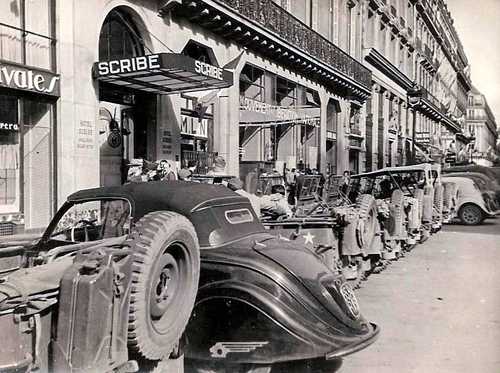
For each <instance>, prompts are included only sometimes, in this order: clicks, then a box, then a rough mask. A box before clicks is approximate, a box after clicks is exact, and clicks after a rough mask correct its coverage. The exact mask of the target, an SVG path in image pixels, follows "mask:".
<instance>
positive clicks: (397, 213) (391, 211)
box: [350, 164, 434, 259]
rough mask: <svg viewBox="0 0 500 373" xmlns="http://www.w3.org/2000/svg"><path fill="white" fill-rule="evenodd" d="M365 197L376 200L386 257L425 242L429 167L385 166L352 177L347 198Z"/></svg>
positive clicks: (428, 219)
mask: <svg viewBox="0 0 500 373" xmlns="http://www.w3.org/2000/svg"><path fill="white" fill-rule="evenodd" d="M363 194H369V195H372V196H373V197H374V198H375V199H376V206H377V216H378V218H379V221H380V224H381V226H382V232H383V233H382V238H383V242H384V246H385V248H386V255H387V256H388V258H390V259H394V258H395V257H396V256H397V255H400V253H401V251H402V250H403V249H411V248H413V247H414V246H415V244H416V243H417V242H419V241H421V240H425V239H426V238H427V237H428V235H429V232H430V231H431V225H432V224H433V223H434V220H433V219H434V215H433V200H434V187H433V184H432V167H431V165H430V164H421V165H414V166H401V167H387V168H383V169H380V170H377V171H372V172H368V173H363V174H358V175H354V176H353V177H352V185H351V192H350V198H351V199H353V200H356V199H357V198H358V195H363Z"/></svg>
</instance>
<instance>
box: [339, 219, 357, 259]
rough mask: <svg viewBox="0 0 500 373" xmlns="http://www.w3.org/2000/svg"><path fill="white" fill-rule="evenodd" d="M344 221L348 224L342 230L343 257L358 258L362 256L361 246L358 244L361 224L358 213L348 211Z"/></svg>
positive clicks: (341, 253)
mask: <svg viewBox="0 0 500 373" xmlns="http://www.w3.org/2000/svg"><path fill="white" fill-rule="evenodd" d="M344 220H345V222H346V223H347V225H346V226H345V227H343V228H342V241H341V242H342V243H341V248H340V255H341V256H356V255H360V254H362V251H361V246H360V245H359V244H358V239H357V227H358V224H359V215H358V214H357V212H355V211H352V210H350V209H349V210H347V211H346V213H345V215H344Z"/></svg>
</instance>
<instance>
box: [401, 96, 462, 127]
mask: <svg viewBox="0 0 500 373" xmlns="http://www.w3.org/2000/svg"><path fill="white" fill-rule="evenodd" d="M408 96H409V99H410V100H409V101H410V105H411V106H412V107H414V108H416V109H418V110H419V111H421V112H424V113H426V114H427V115H429V116H430V117H431V118H433V119H434V120H436V121H438V122H441V123H443V124H444V125H445V126H446V127H447V128H448V129H449V130H450V131H451V132H452V133H457V132H460V131H461V128H460V124H458V123H457V122H456V121H454V120H453V119H452V118H450V117H448V116H447V115H446V114H445V112H444V111H445V110H444V109H445V107H443V105H442V104H441V102H440V101H439V100H438V99H437V98H436V97H435V96H434V95H433V94H432V93H430V92H429V91H428V90H427V89H425V88H424V87H418V88H416V89H414V90H412V91H409V92H408Z"/></svg>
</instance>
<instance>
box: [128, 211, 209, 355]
mask: <svg viewBox="0 0 500 373" xmlns="http://www.w3.org/2000/svg"><path fill="white" fill-rule="evenodd" d="M128 244H129V246H130V248H131V251H132V252H133V253H134V262H133V275H132V288H131V294H130V309H129V327H128V344H129V347H130V349H131V350H132V352H134V353H137V354H138V355H139V356H141V357H143V358H146V359H149V360H159V359H162V358H165V357H168V356H169V355H170V353H171V352H172V350H173V348H174V346H175V345H176V343H177V342H178V341H179V339H180V337H181V335H182V333H183V332H184V329H185V327H186V325H187V322H188V320H189V317H190V316H191V311H192V309H193V306H194V302H195V298H196V293H197V291H198V280H199V274H200V249H199V244H198V237H197V235H196V231H195V229H194V227H193V225H192V224H191V222H190V221H189V220H188V219H186V218H185V217H184V216H182V215H179V214H177V213H174V212H169V211H156V212H152V213H149V214H147V215H145V216H144V217H142V218H141V219H140V220H139V221H138V222H137V223H136V224H135V226H134V228H133V231H132V234H131V238H130V239H129V241H128Z"/></svg>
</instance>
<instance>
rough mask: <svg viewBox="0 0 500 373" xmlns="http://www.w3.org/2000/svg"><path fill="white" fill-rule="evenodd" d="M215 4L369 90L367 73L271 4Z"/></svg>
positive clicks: (248, 0)
mask: <svg viewBox="0 0 500 373" xmlns="http://www.w3.org/2000/svg"><path fill="white" fill-rule="evenodd" d="M217 1H218V2H220V3H223V4H225V5H227V6H229V7H231V8H232V9H234V10H235V11H237V12H238V13H239V14H241V15H242V16H244V17H247V18H248V19H250V20H252V21H254V22H257V23H258V24H260V25H261V26H263V27H265V28H266V29H267V30H269V31H271V32H273V33H275V34H276V35H277V36H278V37H280V38H282V39H284V40H285V41H286V42H288V43H289V44H291V45H293V46H295V47H296V48H298V49H300V50H302V51H303V52H305V53H307V54H308V55H310V56H312V57H314V58H316V59H318V60H319V61H321V62H323V63H325V64H327V65H329V66H331V67H333V68H335V69H337V70H338V71H340V72H341V73H343V74H345V75H347V76H348V77H350V78H352V79H354V80H355V81H357V82H358V83H360V84H361V85H363V86H365V87H367V88H368V87H371V72H370V70H368V69H367V68H366V67H364V66H363V65H362V64H361V63H360V62H358V61H356V60H355V59H354V58H352V57H351V56H349V55H348V54H347V53H345V52H344V51H343V50H342V49H340V48H339V47H337V46H336V45H335V44H333V43H332V42H330V41H329V40H328V39H326V38H324V37H323V36H321V35H320V34H319V33H317V32H316V31H314V30H313V29H311V28H310V27H308V26H307V25H306V24H304V23H302V22H301V21H300V20H299V19H297V18H296V17H294V16H293V15H292V14H290V13H288V12H287V11H286V10H285V9H283V8H282V7H280V6H279V5H277V4H275V3H274V2H273V1H272V0H217Z"/></svg>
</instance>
